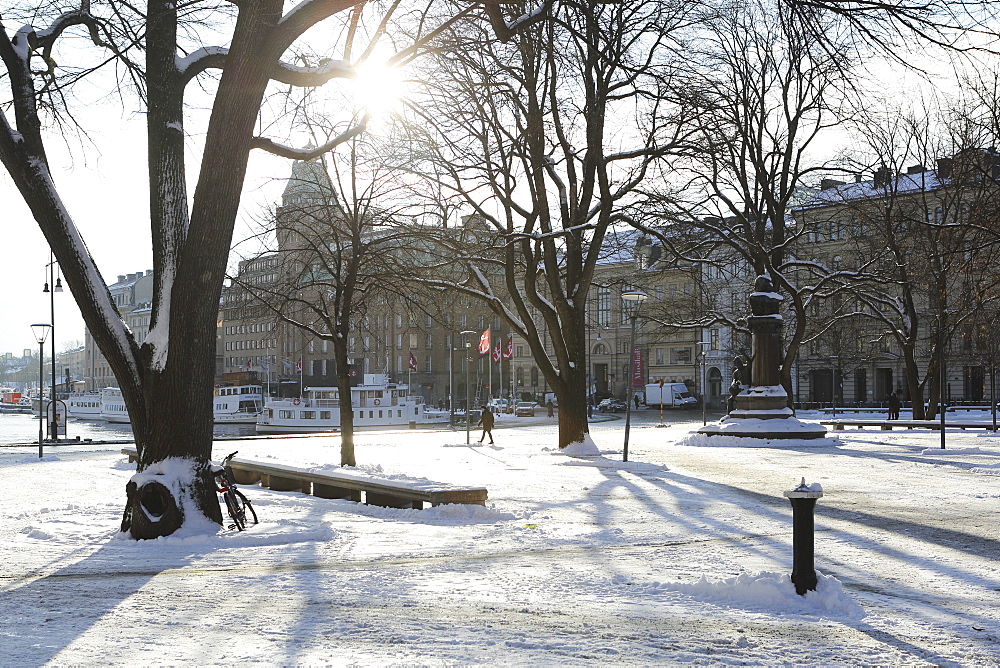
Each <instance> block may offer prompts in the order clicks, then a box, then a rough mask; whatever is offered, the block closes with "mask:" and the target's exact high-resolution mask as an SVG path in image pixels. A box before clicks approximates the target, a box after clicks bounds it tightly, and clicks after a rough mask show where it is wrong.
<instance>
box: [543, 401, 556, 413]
mask: <svg viewBox="0 0 1000 668" xmlns="http://www.w3.org/2000/svg"><path fill="white" fill-rule="evenodd" d="M545 407H546V408H548V409H549V417H552V416H553V415H555V411H554V410H553V409H554V408H555V406H554V405H553V403H552V400H551V399H549V400H548V401H547V402H545Z"/></svg>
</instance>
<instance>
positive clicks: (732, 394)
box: [726, 357, 748, 413]
mask: <svg viewBox="0 0 1000 668" xmlns="http://www.w3.org/2000/svg"><path fill="white" fill-rule="evenodd" d="M746 380H748V379H747V378H746V366H745V363H744V362H743V358H742V357H737V358H736V359H734V360H733V382H732V383H730V385H729V400H728V401H727V402H726V408H727V409H728V412H730V413H732V412H733V410H735V409H736V395H737V394H739V393H740V392H741V391H743V385H744V381H746Z"/></svg>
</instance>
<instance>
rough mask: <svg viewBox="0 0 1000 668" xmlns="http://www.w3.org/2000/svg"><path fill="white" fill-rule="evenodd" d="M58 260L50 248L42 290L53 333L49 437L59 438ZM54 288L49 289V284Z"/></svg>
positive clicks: (60, 289)
mask: <svg viewBox="0 0 1000 668" xmlns="http://www.w3.org/2000/svg"><path fill="white" fill-rule="evenodd" d="M56 264H57V263H56V261H55V259H54V258H53V256H52V251H51V249H50V250H49V263H48V264H47V265H45V269H46V271H47V272H48V280H46V281H45V287H43V288H42V292H43V293H45V292H47V293H49V322H50V323H51V324H50V325H49V329H50V330H51V334H52V386H51V387H50V388H49V393H50V394H51V395H52V396H51V397H49V403H50V404H52V410H48V409H46V413H47V416H48V423H47V426H48V430H49V438H52V439H57V438H59V422H58V417H57V414H56V413H57V412H56V293H57V292H62V291H63V286H62V277H61V276H56V275H55V269H56ZM50 285H51V286H52V289H51V290H50V289H49V286H50ZM38 398H39V408H38V410H39V413H38V415H39V417H41V410H42V409H41V394H39V395H38Z"/></svg>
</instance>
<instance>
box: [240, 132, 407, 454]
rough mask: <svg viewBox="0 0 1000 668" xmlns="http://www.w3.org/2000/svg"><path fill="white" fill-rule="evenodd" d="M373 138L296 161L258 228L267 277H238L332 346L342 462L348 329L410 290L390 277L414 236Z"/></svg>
mask: <svg viewBox="0 0 1000 668" xmlns="http://www.w3.org/2000/svg"><path fill="white" fill-rule="evenodd" d="M331 134H335V133H331ZM377 143H380V142H378V140H376V139H375V138H373V137H371V136H367V135H366V136H363V137H355V138H352V139H350V140H349V141H347V142H345V143H344V144H342V145H341V146H339V147H338V148H337V149H335V150H334V151H332V152H331V153H330V154H328V155H327V156H324V157H323V158H322V161H319V160H317V161H313V162H299V163H296V165H295V167H294V169H293V174H292V181H291V182H290V184H289V188H288V189H286V193H287V192H292V193H294V195H293V196H292V197H290V198H289V199H290V201H287V202H285V203H284V205H283V206H281V207H280V208H279V209H278V211H277V213H276V215H275V217H274V219H273V220H272V222H271V223H270V224H269V225H267V229H266V230H265V231H264V232H263V233H262V234H263V236H265V237H268V238H269V237H272V236H273V237H274V242H275V247H273V248H266V249H265V250H264V254H270V253H277V255H278V258H279V262H278V265H279V267H280V271H279V273H278V274H277V280H275V281H273V282H259V283H251V282H246V283H242V284H240V287H242V288H243V289H244V290H246V291H247V292H249V293H250V294H251V295H253V297H254V298H255V300H256V303H257V305H258V307H259V308H260V309H262V310H264V311H267V312H270V313H272V315H273V317H274V318H275V319H276V320H277V321H278V322H280V323H284V324H288V325H292V326H294V327H296V328H298V329H299V330H301V331H302V332H304V333H305V334H306V336H308V337H309V338H310V339H312V340H320V341H328V342H330V344H332V347H333V353H334V361H335V364H336V375H337V388H338V394H339V397H340V398H339V410H340V434H341V455H340V463H341V465H343V466H355V465H356V463H357V462H356V459H355V454H354V410H353V408H354V407H352V405H351V399H350V397H351V390H350V388H351V386H352V385H353V384H354V383H353V382H352V378H351V376H350V372H351V370H352V369H353V365H352V361H353V360H352V358H353V355H354V352H355V351H354V350H353V349H351V348H350V346H349V342H350V341H351V340H352V336H351V334H352V332H354V331H355V330H356V329H359V328H362V329H363V328H364V323H366V322H368V319H369V315H372V316H374V315H375V313H376V312H377V309H378V306H379V305H380V304H388V303H390V302H393V301H396V300H408V299H412V297H413V295H412V294H408V293H407V292H406V290H407V286H409V285H410V283H409V282H408V281H406V282H401V281H400V277H401V276H407V275H409V274H411V273H412V272H413V270H414V264H415V262H416V258H415V253H414V247H413V242H414V239H415V238H416V237H419V235H415V234H414V232H413V230H412V221H411V220H410V216H409V214H408V208H409V205H408V202H407V201H405V200H403V199H401V198H402V197H403V196H404V195H405V194H406V193H407V192H408V188H407V187H406V184H404V183H402V182H401V181H400V180H399V179H398V178H396V177H395V176H396V174H397V172H396V171H395V170H393V169H392V167H391V164H389V163H390V161H389V160H386V159H385V156H384V155H383V154H382V153H380V151H379V150H378V148H377V146H376V144H377ZM331 176H332V178H331ZM234 280H236V281H238V280H239V278H238V277H234ZM359 326H360V327H359Z"/></svg>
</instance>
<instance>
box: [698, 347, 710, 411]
mask: <svg viewBox="0 0 1000 668" xmlns="http://www.w3.org/2000/svg"><path fill="white" fill-rule="evenodd" d="M698 345H699V346H700V347H701V351H700V352H699V353H698V359H700V360H701V378H700V379H699V385H700V387H701V426H702V427H704V426H706V425H707V424H708V418H707V417H706V416H705V361H706V360H705V357H706V356H707V355H708V347H709V346H711V345H712V342H711V341H699V342H698Z"/></svg>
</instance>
